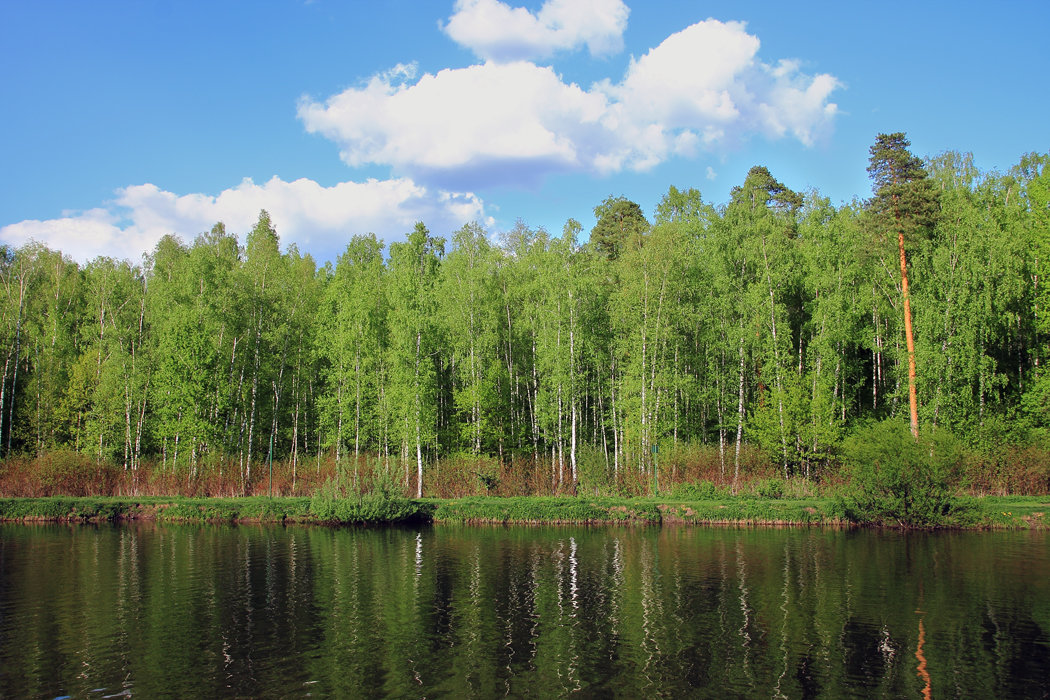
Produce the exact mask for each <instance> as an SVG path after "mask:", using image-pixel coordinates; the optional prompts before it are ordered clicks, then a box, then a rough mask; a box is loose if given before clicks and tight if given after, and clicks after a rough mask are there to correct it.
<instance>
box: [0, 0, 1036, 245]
mask: <svg viewBox="0 0 1050 700" xmlns="http://www.w3.org/2000/svg"><path fill="white" fill-rule="evenodd" d="M1047 26H1050V3H1048V2H1045V0H1032V1H1015V2H1010V1H1006V2H1002V3H996V4H989V3H984V2H969V1H967V0H962V1H959V0H957V1H956V2H950V3H949V2H939V1H929V2H921V3H914V2H912V1H911V0H908V1H907V2H898V1H897V0H884V1H880V2H866V1H862V2H841V0H836V1H835V2H806V3H785V2H782V1H780V2H767V1H765V0H734V1H732V2H720V1H715V2H696V1H692V2H686V1H668V2H660V1H658V0H657V1H650V2H646V3H641V2H638V1H637V0H546V1H543V0H537V1H531V2H524V1H523V0H509V1H508V2H501V1H500V0H412V1H409V0H384V1H383V2H364V1H358V0H344V1H342V2H336V1H335V0H310V1H304V0H271V1H266V2H247V1H245V2H235V1H234V0H210V1H208V2H196V1H194V0H180V2H161V1H160V0H127V1H123V2H118V1H114V0H95V1H93V2H90V3H88V2H80V1H79V0H77V1H68V2H57V1H53V0H39V1H37V2H15V1H8V2H2V3H0V95H2V96H3V108H2V109H0V164H2V166H3V167H2V170H0V243H3V244H7V245H10V246H21V245H24V244H26V243H27V242H29V241H31V240H34V241H38V242H40V243H43V244H45V245H47V246H49V247H51V248H53V249H58V250H61V251H63V252H64V253H66V254H67V255H69V256H70V257H71V258H73V259H74V260H77V261H79V262H81V263H84V262H87V261H90V260H92V259H94V258H95V257H97V256H110V257H114V258H118V259H129V260H131V261H132V262H136V263H137V262H139V261H141V260H142V256H143V254H144V253H149V252H151V251H152V250H153V248H154V247H155V245H156V243H157V241H158V240H159V239H160V238H161V237H162V236H164V235H166V234H170V233H174V234H176V235H178V236H179V237H180V238H182V239H183V240H184V241H186V242H187V243H190V242H192V241H193V239H194V238H195V237H196V236H197V235H199V234H201V233H203V232H206V231H208V230H209V229H210V228H211V227H212V225H213V224H215V223H216V222H218V221H222V222H224V223H225V225H226V228H227V231H230V232H232V233H236V234H237V235H238V236H239V237H240V239H241V241H242V242H243V241H244V236H245V234H246V233H247V232H248V231H249V230H250V229H251V227H252V225H253V224H254V222H255V221H256V220H257V218H258V214H259V211H260V210H261V209H266V210H267V211H268V212H269V213H270V215H271V217H272V220H273V222H274V224H275V226H276V229H277V232H278V235H279V236H280V238H281V242H282V246H288V245H291V244H294V245H296V246H297V247H298V249H299V250H300V251H301V252H303V253H310V254H311V255H313V256H314V258H315V259H316V260H317V261H318V262H319V263H320V264H323V263H324V262H326V261H334V260H335V259H336V258H337V257H338V256H339V255H340V253H341V252H342V251H343V250H344V249H345V247H346V244H347V242H348V240H349V239H350V237H351V236H353V235H355V234H364V233H369V232H372V233H375V234H376V235H377V236H379V237H380V238H381V239H382V240H384V241H385V242H386V243H387V244H389V243H391V242H393V241H397V240H403V239H404V238H405V237H406V235H407V233H408V232H410V231H411V230H412V228H413V226H414V224H415V222H416V221H423V222H424V223H425V224H426V225H427V227H428V228H429V229H430V231H431V232H432V233H433V234H435V235H438V236H443V237H446V238H450V237H451V234H452V232H453V231H455V230H456V229H458V228H459V227H460V226H462V225H463V224H465V223H467V222H473V221H477V222H479V223H481V224H482V225H483V226H484V227H485V228H486V229H487V230H488V231H489V232H490V233H491V234H492V235H493V236H496V235H498V234H499V233H500V232H501V231H506V230H509V229H510V228H512V227H513V226H514V225H515V223H516V222H518V221H522V222H524V223H525V224H526V225H528V226H530V227H532V228H538V227H543V228H546V229H547V230H548V231H550V232H551V233H553V234H560V232H561V230H562V227H563V226H564V224H565V222H566V221H567V220H568V219H569V218H570V217H571V218H575V219H577V220H579V221H580V222H581V223H582V224H583V228H584V231H589V230H590V228H591V227H592V226H593V225H594V215H593V209H594V207H595V206H596V205H598V204H599V203H601V202H602V200H604V199H605V198H607V197H609V196H624V197H627V198H629V199H632V200H634V201H636V202H637V203H638V204H640V205H641V206H642V209H643V210H644V211H645V212H646V214H647V215H649V216H651V215H652V212H653V210H654V208H655V206H656V205H657V203H658V202H659V201H660V199H661V198H662V196H663V195H664V194H665V193H666V192H667V190H668V188H669V187H670V186H672V185H674V186H676V187H678V188H679V189H685V188H689V187H695V188H697V189H698V190H700V192H701V193H702V195H703V198H704V200H705V201H708V202H711V203H714V204H719V203H723V202H725V201H726V200H727V199H728V198H729V192H730V190H731V189H732V187H733V186H735V185H739V184H740V183H742V182H743V179H744V177H745V175H746V173H747V171H748V169H749V168H751V167H752V166H754V165H765V166H766V167H768V168H769V169H770V171H771V172H772V174H773V175H774V177H776V178H777V179H778V180H780V181H781V182H783V183H784V184H785V185H787V186H788V187H791V188H793V189H796V190H800V191H808V190H811V189H815V190H816V191H818V192H819V193H820V194H821V195H823V196H825V197H828V198H830V199H831V201H832V202H833V203H834V204H836V205H838V204H842V203H849V202H851V201H852V200H853V199H854V198H862V199H863V198H865V197H868V196H870V193H871V185H870V182H869V180H868V178H867V173H866V171H865V168H866V166H867V158H868V148H869V146H870V145H871V144H872V143H873V142H874V140H875V137H876V135H877V134H879V133H889V132H895V131H904V132H905V133H906V134H907V135H908V137H909V138H910V139H911V142H912V151H913V152H914V153H915V154H916V155H919V156H924V157H925V156H933V155H937V154H939V153H942V152H944V151H946V150H955V151H961V152H970V153H972V154H973V156H974V161H975V163H976V165H977V166H978V167H979V168H980V169H981V170H984V171H1000V172H1005V171H1007V170H1009V168H1010V167H1012V166H1013V165H1014V164H1016V163H1017V162H1018V161H1019V160H1020V157H1021V156H1022V155H1023V154H1024V153H1027V152H1032V151H1036V152H1042V153H1046V152H1047V151H1048V150H1050V137H1048V133H1050V132H1048V129H1047V126H1046V125H1047V116H1046V115H1047V114H1048V113H1050V109H1048V107H1050V90H1048V89H1047V85H1046V81H1045V78H1046V69H1047V66H1048V65H1050V42H1047V41H1046V36H1045V31H1046V27H1047Z"/></svg>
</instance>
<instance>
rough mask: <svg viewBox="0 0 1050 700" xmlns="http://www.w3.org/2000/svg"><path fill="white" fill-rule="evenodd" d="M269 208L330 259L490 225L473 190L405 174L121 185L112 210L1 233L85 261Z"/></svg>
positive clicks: (243, 226)
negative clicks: (379, 242) (373, 241)
mask: <svg viewBox="0 0 1050 700" xmlns="http://www.w3.org/2000/svg"><path fill="white" fill-rule="evenodd" d="M261 209H266V210H267V211H268V212H269V213H270V216H271V219H272V220H273V223H274V225H275V226H276V228H277V232H278V235H280V236H281V240H282V242H283V243H285V244H287V243H295V244H296V245H297V246H298V247H299V249H300V250H301V251H303V252H310V253H313V254H314V255H315V256H318V257H319V258H320V259H321V260H331V259H334V258H335V256H336V255H338V253H339V252H341V249H342V248H343V247H344V246H345V245H346V243H347V241H348V240H349V239H350V237H351V236H352V235H354V234H358V233H367V232H373V233H375V234H376V235H378V236H379V237H380V238H383V239H384V240H386V241H387V242H390V241H392V240H396V239H399V238H403V237H404V235H405V234H406V233H407V232H409V231H411V229H412V226H413V225H414V223H415V222H416V221H424V222H426V224H427V226H428V227H429V228H430V229H431V230H432V231H434V232H435V233H436V234H439V235H440V234H441V233H442V232H444V231H451V230H453V229H455V228H458V227H459V226H461V225H463V224H464V223H466V222H469V221H474V220H477V221H482V222H483V223H489V222H488V221H487V220H486V219H485V212H484V204H483V202H482V201H481V200H480V199H479V198H478V197H477V196H475V195H474V194H472V193H459V192H448V191H440V190H437V191H435V190H431V189H428V188H426V187H424V186H422V185H419V184H416V183H415V182H413V181H411V180H409V179H405V178H397V179H391V180H367V181H365V182H343V183H339V184H337V185H334V186H332V187H323V186H321V185H320V184H318V183H317V182H314V181H313V180H308V179H299V180H295V181H292V182H285V181H284V180H281V179H280V178H277V177H274V178H272V179H271V180H269V181H268V182H266V183H265V184H263V185H257V184H255V183H254V182H252V181H251V180H250V179H246V180H244V181H243V182H241V183H240V184H239V185H237V186H236V187H233V188H230V189H227V190H224V191H223V192H221V193H220V194H218V195H215V196H212V195H206V194H185V195H178V194H175V193H173V192H168V191H166V190H162V189H160V188H158V187H157V186H155V185H152V184H144V185H134V186H131V187H126V188H123V189H120V190H118V191H117V193H116V198H115V199H114V200H113V201H112V202H110V203H109V204H108V206H106V207H104V208H98V209H92V210H89V211H85V212H81V213H78V214H72V215H67V216H64V217H62V218H59V219H49V220H45V221H36V220H29V221H22V222H19V223H15V224H10V225H8V226H4V227H3V228H0V241H3V242H5V243H8V244H11V245H14V246H20V245H23V244H25V243H28V242H29V241H31V240H35V241H38V242H40V243H43V244H45V245H47V246H48V247H50V248H53V249H56V250H61V251H62V252H63V253H65V254H67V255H69V256H70V257H72V258H73V259H75V260H78V261H81V262H85V261H88V260H91V259H93V258H95V257H97V256H100V255H107V256H111V257H114V258H127V259H130V260H133V261H137V260H138V259H139V258H140V256H141V255H142V254H143V253H145V252H150V251H152V249H153V248H154V247H155V246H156V244H157V241H159V240H160V239H161V237H163V236H164V235H166V234H169V233H174V234H176V235H178V236H179V237H181V238H183V239H184V240H192V239H193V238H194V237H195V236H196V235H197V234H199V233H202V232H205V231H207V230H209V229H210V228H211V227H212V226H213V225H214V224H215V223H216V222H218V221H222V222H223V223H225V224H226V229H227V230H228V231H230V232H233V233H237V234H239V235H240V236H241V239H242V242H243V236H244V234H246V233H247V232H248V231H249V230H250V229H251V227H252V226H253V225H254V223H255V221H256V220H257V218H258V216H259V211H260V210H261Z"/></svg>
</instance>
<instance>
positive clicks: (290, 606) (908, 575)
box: [0, 523, 1050, 698]
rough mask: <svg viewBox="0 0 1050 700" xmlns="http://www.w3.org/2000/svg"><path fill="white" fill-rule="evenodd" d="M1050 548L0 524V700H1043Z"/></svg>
mask: <svg viewBox="0 0 1050 700" xmlns="http://www.w3.org/2000/svg"><path fill="white" fill-rule="evenodd" d="M1048 677H1050V535H1048V534H1047V533H1045V532H1034V531H1033V532H991V533H989V532H980V533H907V534H902V533H898V532H880V531H869V530H860V531H846V530H820V529H772V528H768V529H745V528H724V529H723V528H701V527H685V526H683V527H676V526H664V527H591V528H588V527H460V526H433V527H426V528H422V529H328V528H323V527H305V526H291V527H287V528H284V527H274V526H247V525H242V526H217V525H204V526H173V525H157V524H154V523H134V524H129V525H99V526H85V525H75V526H66V525H3V526H0V696H3V697H49V698H54V697H58V696H67V695H68V696H73V697H84V698H95V697H98V698H101V697H112V696H120V695H123V696H138V697H158V696H166V697H218V696H251V697H305V696H321V697H333V696H334V697H398V698H406V697H428V698H434V697H448V698H461V697H481V698H491V697H503V696H510V697H544V698H547V697H564V696H570V695H576V696H579V697H654V696H666V697H675V698H682V697H828V698H838V697H849V696H853V697H922V696H923V694H924V692H928V693H929V694H930V695H931V696H932V697H936V698H940V697H983V698H992V697H996V698H1004V697H1046V694H1047V692H1048V686H1047V684H1046V681H1047V678H1048Z"/></svg>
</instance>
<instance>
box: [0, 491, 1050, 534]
mask: <svg viewBox="0 0 1050 700" xmlns="http://www.w3.org/2000/svg"><path fill="white" fill-rule="evenodd" d="M1048 514H1050V499H1048V498H1046V497H1041V498H1040V497H1023V496H1011V497H1002V498H994V497H986V498H968V499H964V501H963V502H962V506H961V507H960V508H959V509H958V511H957V512H955V513H953V515H952V517H951V519H950V520H949V521H947V522H945V523H943V526H945V527H956V528H967V529H983V528H996V529H999V528H1006V529H1014V528H1037V529H1050V515H1048ZM121 520H156V521H161V522H246V523H250V522H258V523H313V524H358V525H370V524H371V525H381V524H392V523H411V522H416V523H420V522H433V523H436V524H446V523H447V524H461V523H462V524H480V523H495V524H538V523H543V524H567V523H589V524H630V523H635V524H647V525H658V524H693V525H705V524H726V525H772V526H792V525H802V526H805V525H820V526H846V525H849V523H848V521H847V520H846V519H845V517H844V516H843V513H842V512H841V506H840V505H839V504H838V503H837V502H836V501H835V500H834V499H823V498H810V499H772V498H767V499H763V498H744V497H729V498H719V499H711V500H692V499H691V500H676V499H666V498H664V499H661V498H569V497H549V498H535V497H521V498H496V497H491V498H489V497H471V498H461V499H424V500H421V501H412V500H408V499H398V500H397V502H396V503H375V502H372V503H369V502H367V501H365V502H362V501H360V500H356V501H355V500H354V499H345V500H343V501H339V502H337V503H336V507H333V504H332V503H330V502H326V503H318V502H317V500H316V499H314V500H313V501H312V500H311V499H309V498H294V497H284V498H274V499H269V498H263V497H250V498H162V497H153V498H138V499H129V498H66V497H52V498H4V499H0V521H8V522H11V521H52V522H101V521H121Z"/></svg>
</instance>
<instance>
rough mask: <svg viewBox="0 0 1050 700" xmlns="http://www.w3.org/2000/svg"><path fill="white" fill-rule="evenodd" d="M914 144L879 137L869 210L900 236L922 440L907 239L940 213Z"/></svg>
mask: <svg viewBox="0 0 1050 700" xmlns="http://www.w3.org/2000/svg"><path fill="white" fill-rule="evenodd" d="M910 145H911V142H910V141H908V139H907V138H906V137H905V135H904V134H903V133H902V132H897V133H893V134H879V135H878V137H876V139H875V144H874V145H873V146H872V147H871V149H870V153H871V157H870V159H869V165H868V175H869V176H870V177H871V179H872V182H873V183H874V187H875V197H874V198H872V200H871V202H870V203H869V210H870V211H871V213H872V214H873V215H874V217H875V221H876V227H877V228H878V229H880V230H882V231H884V232H888V231H892V232H893V233H896V234H897V250H898V253H899V255H900V266H901V296H902V298H903V301H904V336H905V343H906V344H907V349H908V406H909V410H910V415H911V433H912V435H913V436H914V437H915V439H916V440H918V439H919V401H918V395H917V393H916V388H915V376H916V371H915V336H914V334H913V332H912V315H911V295H910V293H909V291H908V263H907V257H906V255H905V248H904V239H905V237H906V236H908V237H911V236H914V235H915V234H917V233H919V232H921V231H924V230H925V229H927V228H929V226H930V225H931V224H932V223H933V221H934V219H935V217H936V215H937V210H938V204H937V195H936V193H935V192H934V190H933V188H932V186H931V183H930V180H929V179H928V178H927V176H926V170H925V169H924V168H923V167H922V161H921V160H920V159H919V158H916V157H915V156H913V155H912V154H911V152H910V151H909V150H908V147H909V146H910Z"/></svg>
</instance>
